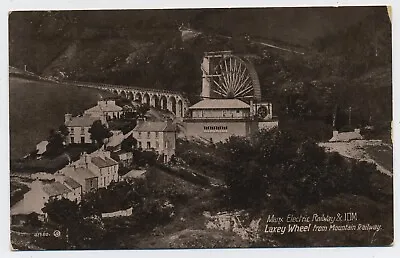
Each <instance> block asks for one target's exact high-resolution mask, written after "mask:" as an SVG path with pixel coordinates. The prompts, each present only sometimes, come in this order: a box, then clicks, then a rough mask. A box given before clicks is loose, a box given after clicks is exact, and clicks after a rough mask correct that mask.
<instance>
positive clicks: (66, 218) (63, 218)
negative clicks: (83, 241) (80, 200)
mask: <svg viewBox="0 0 400 258" xmlns="http://www.w3.org/2000/svg"><path fill="white" fill-rule="evenodd" d="M42 211H43V212H44V213H47V215H48V218H49V220H51V221H52V222H54V223H57V224H59V225H62V226H65V227H69V226H71V225H73V224H75V223H76V221H78V220H79V206H78V204H77V203H76V202H73V201H70V200H68V199H66V198H62V199H60V200H56V199H54V200H50V201H48V202H47V203H46V204H45V206H44V207H43V208H42Z"/></svg>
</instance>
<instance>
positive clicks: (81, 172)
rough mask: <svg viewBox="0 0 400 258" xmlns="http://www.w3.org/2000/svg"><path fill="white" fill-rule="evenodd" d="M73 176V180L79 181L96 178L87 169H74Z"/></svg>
mask: <svg viewBox="0 0 400 258" xmlns="http://www.w3.org/2000/svg"><path fill="white" fill-rule="evenodd" d="M74 172H75V173H74V174H75V176H76V177H74V178H76V179H78V180H79V181H81V182H82V181H85V180H86V179H89V178H95V177H98V176H96V175H95V174H94V173H93V172H92V171H90V169H88V168H76V169H75V171H74Z"/></svg>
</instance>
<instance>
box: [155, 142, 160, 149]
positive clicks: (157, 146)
mask: <svg viewBox="0 0 400 258" xmlns="http://www.w3.org/2000/svg"><path fill="white" fill-rule="evenodd" d="M159 147H160V144H159V143H158V141H156V148H157V149H158V148H159Z"/></svg>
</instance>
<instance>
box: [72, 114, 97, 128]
mask: <svg viewBox="0 0 400 258" xmlns="http://www.w3.org/2000/svg"><path fill="white" fill-rule="evenodd" d="M96 120H100V118H99V117H93V116H89V115H86V116H85V115H84V116H76V117H73V118H72V119H71V121H68V122H67V123H65V125H66V126H70V127H89V126H92V124H93V123H94V121H96Z"/></svg>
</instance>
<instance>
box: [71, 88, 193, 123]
mask: <svg viewBox="0 0 400 258" xmlns="http://www.w3.org/2000/svg"><path fill="white" fill-rule="evenodd" d="M74 84H75V85H77V86H80V87H88V88H96V89H101V90H106V91H111V92H112V93H114V94H116V95H118V96H122V97H124V98H127V99H130V100H132V101H137V102H139V103H142V104H148V105H150V106H152V107H155V108H160V109H163V110H168V111H170V112H172V113H173V114H174V115H175V116H176V117H177V118H183V116H184V114H185V113H186V110H187V109H188V107H189V101H188V100H187V99H186V98H185V97H183V95H182V94H181V93H179V92H174V91H168V90H159V89H146V88H139V87H130V86H123V85H111V84H92V83H82V82H75V83H74Z"/></svg>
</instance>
